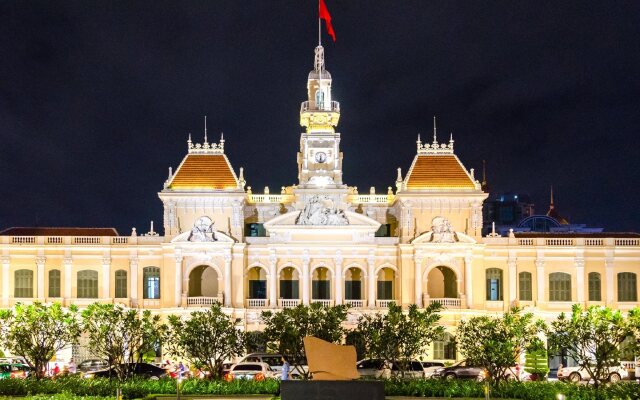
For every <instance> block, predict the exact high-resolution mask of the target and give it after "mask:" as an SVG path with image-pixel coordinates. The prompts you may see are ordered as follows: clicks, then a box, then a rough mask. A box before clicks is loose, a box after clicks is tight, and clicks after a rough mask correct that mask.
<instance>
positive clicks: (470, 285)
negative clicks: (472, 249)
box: [464, 253, 473, 308]
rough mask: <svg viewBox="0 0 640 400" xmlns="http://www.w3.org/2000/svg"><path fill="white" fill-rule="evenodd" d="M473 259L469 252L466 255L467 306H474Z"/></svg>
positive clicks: (465, 289)
mask: <svg viewBox="0 0 640 400" xmlns="http://www.w3.org/2000/svg"><path fill="white" fill-rule="evenodd" d="M472 260H473V259H472V257H471V253H467V254H466V255H465V256H464V280H465V288H464V293H465V296H466V298H467V308H473V275H472V271H471V263H472Z"/></svg>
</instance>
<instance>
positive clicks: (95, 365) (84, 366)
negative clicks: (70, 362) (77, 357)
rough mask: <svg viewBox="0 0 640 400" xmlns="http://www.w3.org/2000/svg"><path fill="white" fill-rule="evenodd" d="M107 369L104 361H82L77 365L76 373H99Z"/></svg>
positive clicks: (106, 363) (107, 366)
mask: <svg viewBox="0 0 640 400" xmlns="http://www.w3.org/2000/svg"><path fill="white" fill-rule="evenodd" d="M106 368H109V363H108V362H107V361H106V360H98V359H92V360H84V361H83V362H81V363H80V364H78V367H77V369H78V372H91V371H99V370H102V369H106Z"/></svg>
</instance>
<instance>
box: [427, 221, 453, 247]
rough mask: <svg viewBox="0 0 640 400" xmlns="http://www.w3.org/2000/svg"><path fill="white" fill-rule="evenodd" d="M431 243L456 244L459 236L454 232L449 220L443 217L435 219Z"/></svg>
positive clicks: (432, 222) (432, 226)
mask: <svg viewBox="0 0 640 400" xmlns="http://www.w3.org/2000/svg"><path fill="white" fill-rule="evenodd" d="M430 241H431V242H436V243H455V242H457V241H458V236H457V235H456V232H455V231H454V230H453V227H452V226H451V223H449V220H448V219H446V218H443V217H435V218H434V219H433V220H432V221H431V240H430Z"/></svg>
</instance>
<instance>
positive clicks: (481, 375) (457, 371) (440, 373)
mask: <svg viewBox="0 0 640 400" xmlns="http://www.w3.org/2000/svg"><path fill="white" fill-rule="evenodd" d="M486 376H487V373H486V371H485V370H484V368H480V367H474V366H472V365H468V363H467V361H466V360H462V361H458V362H457V363H455V364H453V365H450V366H448V367H441V368H438V369H436V370H435V371H434V372H433V375H432V377H433V378H444V379H475V380H478V381H483V380H484V379H485V378H486Z"/></svg>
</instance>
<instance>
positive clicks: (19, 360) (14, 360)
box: [0, 356, 29, 365]
mask: <svg viewBox="0 0 640 400" xmlns="http://www.w3.org/2000/svg"><path fill="white" fill-rule="evenodd" d="M0 363H2V364H20V365H29V364H28V363H27V360H26V359H25V358H24V357H22V356H15V357H2V358H0Z"/></svg>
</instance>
